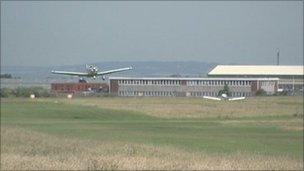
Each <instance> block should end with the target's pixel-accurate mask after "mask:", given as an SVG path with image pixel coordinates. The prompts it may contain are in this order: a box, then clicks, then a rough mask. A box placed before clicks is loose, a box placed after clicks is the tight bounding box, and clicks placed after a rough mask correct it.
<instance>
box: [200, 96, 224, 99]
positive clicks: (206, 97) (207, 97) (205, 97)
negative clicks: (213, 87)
mask: <svg viewBox="0 0 304 171" xmlns="http://www.w3.org/2000/svg"><path fill="white" fill-rule="evenodd" d="M203 98H204V99H209V100H222V99H221V98H218V97H210V96H203Z"/></svg>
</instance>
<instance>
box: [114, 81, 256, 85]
mask: <svg viewBox="0 0 304 171" xmlns="http://www.w3.org/2000/svg"><path fill="white" fill-rule="evenodd" d="M251 83H252V82H251V81H218V80H208V81H207V80H196V81H186V84H187V85H189V86H195V85H226V84H227V85H251ZM118 84H125V85H181V81H180V80H118Z"/></svg>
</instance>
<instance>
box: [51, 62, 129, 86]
mask: <svg viewBox="0 0 304 171" xmlns="http://www.w3.org/2000/svg"><path fill="white" fill-rule="evenodd" d="M85 67H86V71H87V72H71V71H54V70H52V71H51V72H52V73H53V74H62V75H71V76H79V77H90V78H93V79H96V77H98V76H101V77H102V79H103V80H105V75H108V74H112V73H115V72H121V71H127V70H131V69H133V67H132V66H130V67H127V68H119V69H113V70H107V71H99V70H98V68H97V67H96V66H93V65H86V66H85ZM81 80H83V79H82V78H80V80H79V82H80V81H81ZM83 81H84V80H83ZM84 82H85V81H84Z"/></svg>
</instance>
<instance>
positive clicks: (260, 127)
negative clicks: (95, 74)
mask: <svg viewBox="0 0 304 171" xmlns="http://www.w3.org/2000/svg"><path fill="white" fill-rule="evenodd" d="M1 100H2V101H1V127H10V128H14V127H17V128H24V129H26V130H33V131H38V132H42V133H46V134H49V135H53V136H58V137H64V138H78V139H84V140H94V141H98V142H108V143H111V142H125V143H136V144H147V145H156V146H172V147H174V148H178V149H183V150H186V151H189V152H202V153H210V154H233V153H237V152H244V153H248V154H261V155H268V156H277V155H279V156H290V157H292V158H298V159H303V132H302V131H303V129H302V130H297V129H295V130H293V129H284V127H282V125H281V124H276V123H274V124H270V122H269V121H274V122H282V121H283V122H284V124H286V123H287V127H288V126H290V125H296V126H298V127H300V128H301V126H299V125H301V124H303V121H302V118H295V117H293V116H292V114H289V115H278V116H252V117H248V116H246V117H243V118H242V117H239V118H232V119H229V118H225V117H224V118H209V119H208V118H207V119H206V118H192V119H191V118H188V119H183V118H161V117H156V116H151V115H146V114H145V113H141V112H137V111H130V110H120V109H116V110H114V109H104V108H101V107H97V106H84V105H81V104H78V103H76V104H74V103H73V102H72V103H54V101H53V100H42V101H39V100H38V101H37V100H27V99H1ZM185 100H187V99H185ZM195 101H196V100H195ZM97 102H98V101H97ZM215 104H218V103H215ZM122 105H123V104H122ZM249 121H250V122H249ZM261 121H265V122H261ZM302 128H303V127H302Z"/></svg>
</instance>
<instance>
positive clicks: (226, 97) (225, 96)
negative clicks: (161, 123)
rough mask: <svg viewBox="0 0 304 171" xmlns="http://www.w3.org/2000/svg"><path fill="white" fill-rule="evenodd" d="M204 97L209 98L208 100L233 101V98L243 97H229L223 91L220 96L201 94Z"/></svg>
mask: <svg viewBox="0 0 304 171" xmlns="http://www.w3.org/2000/svg"><path fill="white" fill-rule="evenodd" d="M203 98H204V99H209V100H229V101H234V100H244V99H245V97H233V98H229V97H228V96H227V94H225V93H223V94H222V95H221V96H220V97H210V96H203Z"/></svg>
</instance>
